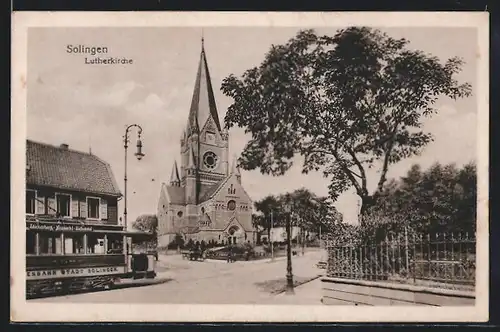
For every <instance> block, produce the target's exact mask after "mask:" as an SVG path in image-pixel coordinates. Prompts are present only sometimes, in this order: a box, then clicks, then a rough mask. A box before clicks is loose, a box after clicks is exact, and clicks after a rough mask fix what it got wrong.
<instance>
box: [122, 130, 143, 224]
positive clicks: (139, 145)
mask: <svg viewBox="0 0 500 332" xmlns="http://www.w3.org/2000/svg"><path fill="white" fill-rule="evenodd" d="M134 127H135V128H137V144H136V147H137V151H136V153H134V155H135V156H136V157H137V160H141V159H142V157H144V153H142V141H141V134H142V127H141V126H139V125H138V124H132V125H130V126H127V128H126V129H125V135H124V136H123V143H124V144H123V147H124V148H125V172H124V173H125V175H124V178H123V180H124V182H125V193H124V197H123V199H124V200H125V207H124V209H123V220H124V223H125V227H124V228H125V231H126V230H127V225H128V224H127V149H128V143H130V137H129V131H130V130H131V129H132V128H134Z"/></svg>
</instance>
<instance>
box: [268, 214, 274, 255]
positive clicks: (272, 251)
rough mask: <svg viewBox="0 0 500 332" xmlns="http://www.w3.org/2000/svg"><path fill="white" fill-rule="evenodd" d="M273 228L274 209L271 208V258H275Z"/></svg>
mask: <svg viewBox="0 0 500 332" xmlns="http://www.w3.org/2000/svg"><path fill="white" fill-rule="evenodd" d="M273 228H274V223H273V211H272V210H271V232H269V234H270V235H271V236H270V239H269V243H271V260H274V243H273V236H272V235H273V233H274V232H273Z"/></svg>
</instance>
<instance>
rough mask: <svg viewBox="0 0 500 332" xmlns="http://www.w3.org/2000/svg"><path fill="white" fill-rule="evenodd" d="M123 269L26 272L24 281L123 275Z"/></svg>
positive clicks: (66, 269)
mask: <svg viewBox="0 0 500 332" xmlns="http://www.w3.org/2000/svg"><path fill="white" fill-rule="evenodd" d="M125 269H126V267H125V266H106V267H83V268H63V269H49V270H36V271H26V280H41V279H59V278H75V277H94V276H104V275H111V274H123V273H125V272H126V271H125Z"/></svg>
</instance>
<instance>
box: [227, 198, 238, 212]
mask: <svg viewBox="0 0 500 332" xmlns="http://www.w3.org/2000/svg"><path fill="white" fill-rule="evenodd" d="M227 209H228V210H229V211H234V210H235V209H236V202H235V201H234V200H230V201H229V202H227Z"/></svg>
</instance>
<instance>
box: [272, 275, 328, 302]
mask: <svg viewBox="0 0 500 332" xmlns="http://www.w3.org/2000/svg"><path fill="white" fill-rule="evenodd" d="M294 291H295V294H293V295H289V294H286V293H281V294H278V295H275V296H273V297H272V298H270V299H269V302H268V303H266V304H287V305H322V303H321V279H320V278H319V277H318V278H316V279H314V280H313V281H310V282H307V283H305V284H302V285H300V286H298V287H295V289H294Z"/></svg>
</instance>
